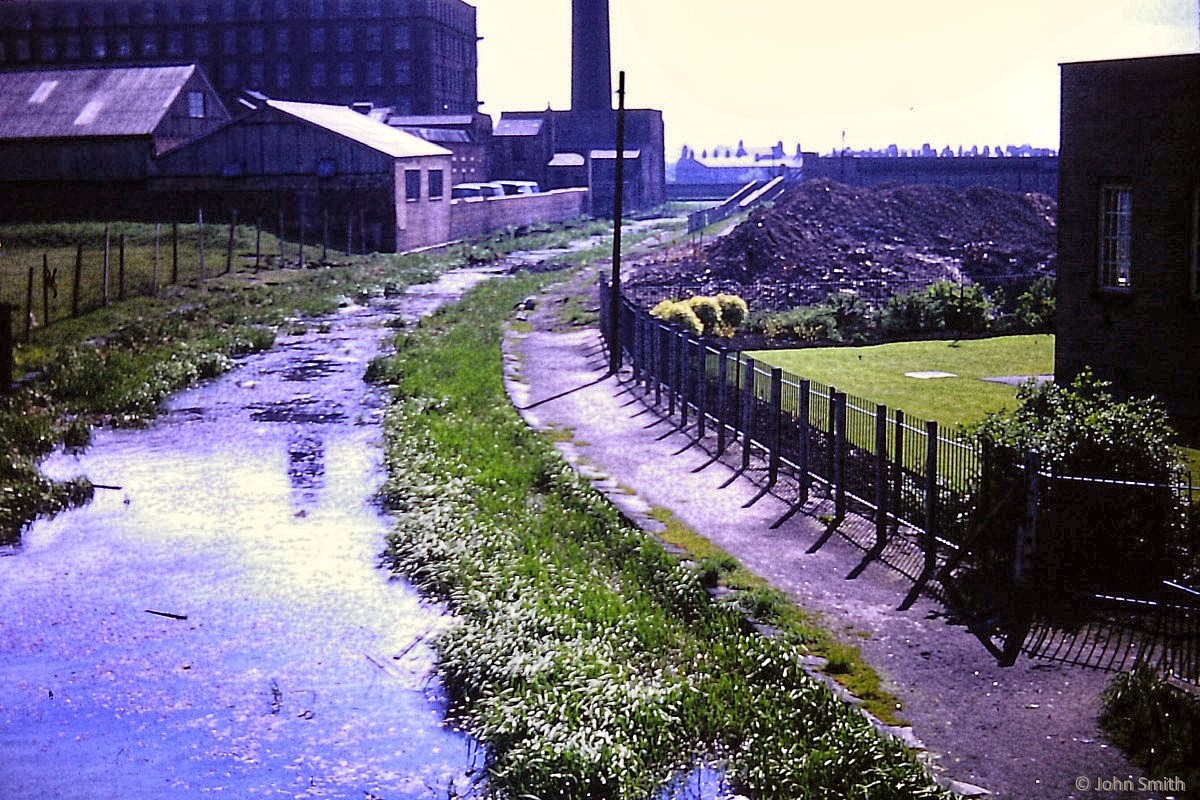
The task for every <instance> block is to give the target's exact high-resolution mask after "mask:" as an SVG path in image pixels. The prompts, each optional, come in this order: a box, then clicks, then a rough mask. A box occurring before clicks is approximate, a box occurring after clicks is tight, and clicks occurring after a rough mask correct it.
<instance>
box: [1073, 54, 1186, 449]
mask: <svg viewBox="0 0 1200 800" xmlns="http://www.w3.org/2000/svg"><path fill="white" fill-rule="evenodd" d="M1197 120H1200V54H1190V55H1175V56H1162V57H1155V58H1138V59H1127V60H1118V61H1097V62H1086V63H1074V64H1063V65H1062V146H1061V148H1060V151H1059V176H1060V177H1059V206H1058V231H1059V233H1058V235H1059V242H1058V249H1059V254H1058V338H1057V345H1056V352H1055V360H1056V372H1057V379H1058V380H1059V381H1066V380H1069V379H1071V378H1072V377H1074V376H1075V375H1076V374H1078V372H1079V371H1080V370H1081V369H1083V368H1084V367H1085V366H1090V367H1092V368H1093V369H1094V370H1095V372H1096V373H1097V375H1098V376H1099V377H1101V378H1104V379H1106V380H1110V381H1112V382H1113V383H1114V384H1115V385H1116V387H1117V388H1119V389H1120V390H1121V391H1123V392H1126V393H1129V394H1136V395H1156V396H1158V397H1159V398H1161V399H1162V400H1164V401H1165V402H1166V403H1167V405H1168V408H1169V409H1170V410H1171V411H1172V412H1173V413H1174V414H1175V415H1176V416H1177V418H1178V419H1179V420H1180V421H1181V422H1183V423H1184V426H1185V427H1187V428H1191V429H1192V430H1193V431H1194V432H1195V433H1200V369H1197V366H1196V348H1197V346H1200V243H1198V240H1200V136H1197V133H1196V121H1197Z"/></svg>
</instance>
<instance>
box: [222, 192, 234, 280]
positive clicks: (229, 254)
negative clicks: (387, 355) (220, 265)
mask: <svg viewBox="0 0 1200 800" xmlns="http://www.w3.org/2000/svg"><path fill="white" fill-rule="evenodd" d="M237 219H238V213H237V209H236V208H235V209H233V211H231V212H230V215H229V244H228V245H227V246H226V247H225V272H224V273H222V274H224V275H228V274H229V273H230V272H233V239H234V236H235V235H236V234H237Z"/></svg>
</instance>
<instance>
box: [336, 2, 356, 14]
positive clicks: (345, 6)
mask: <svg viewBox="0 0 1200 800" xmlns="http://www.w3.org/2000/svg"><path fill="white" fill-rule="evenodd" d="M337 10H338V13H339V14H341V15H342V16H343V17H348V16H350V15H351V14H353V13H354V0H337Z"/></svg>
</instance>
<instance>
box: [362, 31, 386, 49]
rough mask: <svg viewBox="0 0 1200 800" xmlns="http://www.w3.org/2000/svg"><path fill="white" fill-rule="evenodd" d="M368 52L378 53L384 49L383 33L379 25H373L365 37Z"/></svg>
mask: <svg viewBox="0 0 1200 800" xmlns="http://www.w3.org/2000/svg"><path fill="white" fill-rule="evenodd" d="M363 40H364V43H365V45H366V48H367V51H368V52H370V53H378V52H379V51H380V50H382V49H383V31H382V30H380V29H379V26H378V25H372V26H370V27H369V28H367V30H366V35H365V36H364V37H363Z"/></svg>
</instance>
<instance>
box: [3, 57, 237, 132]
mask: <svg viewBox="0 0 1200 800" xmlns="http://www.w3.org/2000/svg"><path fill="white" fill-rule="evenodd" d="M196 72H197V67H196V66H195V65H187V66H176V67H107V68H98V69H58V70H30V71H26V72H0V138H4V139H57V138H66V137H71V138H73V137H77V136H148V135H150V134H152V133H153V132H154V130H155V129H156V128H157V127H158V126H159V124H160V123H161V122H162V119H163V117H164V116H165V115H166V113H167V110H168V109H169V108H170V107H171V104H172V103H174V102H175V100H176V98H178V96H179V93H180V92H181V91H182V90H183V87H184V85H185V84H187V82H188V81H189V80H190V79H191V78H192V76H193V75H194V74H196ZM201 74H203V73H201ZM210 115H211V116H213V117H216V118H217V119H224V118H225V117H226V116H227V114H226V112H225V109H224V108H223V107H222V108H221V109H220V111H219V113H212V114H210Z"/></svg>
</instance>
